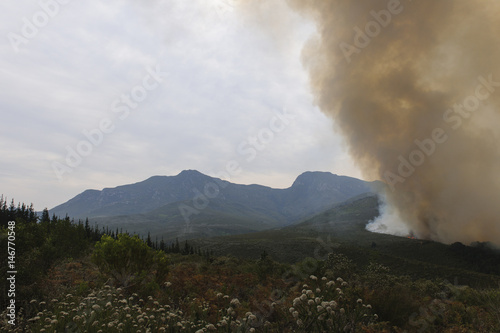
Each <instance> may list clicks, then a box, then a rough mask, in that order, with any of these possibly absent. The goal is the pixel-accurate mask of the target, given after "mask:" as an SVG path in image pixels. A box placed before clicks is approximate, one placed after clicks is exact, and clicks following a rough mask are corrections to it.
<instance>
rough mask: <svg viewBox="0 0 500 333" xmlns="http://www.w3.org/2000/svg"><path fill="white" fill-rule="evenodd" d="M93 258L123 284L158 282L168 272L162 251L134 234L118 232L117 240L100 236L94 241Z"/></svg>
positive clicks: (101, 267) (104, 271) (100, 268)
mask: <svg viewBox="0 0 500 333" xmlns="http://www.w3.org/2000/svg"><path fill="white" fill-rule="evenodd" d="M92 261H93V262H94V263H95V264H96V265H97V266H98V267H99V270H100V271H101V273H103V274H106V275H109V276H111V277H112V278H113V279H114V280H115V282H116V284H118V285H120V286H123V287H132V286H135V285H138V284H141V285H149V286H151V285H154V284H155V283H156V284H158V283H159V282H161V280H162V279H164V278H165V276H166V275H167V273H168V260H167V257H166V255H165V253H163V252H161V251H155V250H153V249H151V248H150V247H148V246H147V245H146V243H144V242H143V241H142V240H141V239H140V238H139V237H138V236H137V235H135V236H133V237H130V236H129V235H127V234H120V235H119V236H118V239H114V238H112V237H110V236H107V235H104V236H102V238H101V241H99V242H97V243H96V244H95V249H94V253H93V254H92ZM152 282H153V283H152Z"/></svg>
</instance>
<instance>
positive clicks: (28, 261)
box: [0, 196, 106, 308]
mask: <svg viewBox="0 0 500 333" xmlns="http://www.w3.org/2000/svg"><path fill="white" fill-rule="evenodd" d="M7 202H8V201H7V199H6V198H4V196H1V197H0V247H1V248H2V249H7V242H8V237H7V232H8V230H9V229H7V226H8V222H9V221H14V222H15V224H14V225H13V227H11V230H10V231H14V232H15V239H14V241H13V242H12V243H13V244H14V246H13V248H14V249H15V256H13V257H11V259H12V258H14V268H13V269H11V268H9V269H8V267H7V265H8V258H7V255H3V256H1V258H0V280H1V281H0V289H1V290H2V291H5V290H7V280H6V278H7V275H6V274H7V271H11V270H16V271H17V272H18V273H17V275H16V289H17V290H16V299H17V300H19V301H21V302H23V301H24V302H25V301H28V300H29V299H31V298H36V297H37V296H39V295H38V293H39V289H40V288H38V282H39V281H40V280H41V278H42V277H43V276H44V275H45V274H46V273H47V271H48V270H49V268H50V267H51V266H52V265H53V264H54V263H55V262H56V261H58V260H61V259H65V258H77V257H80V256H82V255H83V254H85V253H86V251H88V250H89V248H90V245H91V244H93V243H95V242H96V241H98V240H100V239H101V237H102V236H103V235H104V234H106V230H105V229H99V227H98V226H97V225H94V226H90V224H89V222H88V220H86V221H85V222H83V221H81V220H79V221H78V222H76V221H74V220H72V219H70V218H69V217H68V216H66V217H64V218H59V217H57V216H55V215H53V216H52V217H50V216H49V211H48V210H47V209H44V211H43V213H42V215H41V216H38V215H37V213H36V212H35V210H34V209H33V204H31V205H29V206H27V205H25V204H24V203H22V204H21V203H19V204H18V205H15V204H14V200H12V201H11V202H10V204H7ZM11 239H12V237H11ZM12 243H11V244H10V246H11V247H12ZM3 253H7V251H4V252H3ZM4 294H5V293H4ZM4 303H5V298H0V307H2V308H3V307H4V306H5V305H6V304H4Z"/></svg>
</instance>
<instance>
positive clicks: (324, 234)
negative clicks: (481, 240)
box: [193, 195, 500, 286]
mask: <svg viewBox="0 0 500 333" xmlns="http://www.w3.org/2000/svg"><path fill="white" fill-rule="evenodd" d="M378 214H379V213H378V199H377V197H376V196H374V195H367V196H362V197H360V198H355V199H352V200H348V201H346V202H344V203H341V204H338V205H337V206H336V207H334V208H332V209H329V210H327V211H325V212H323V213H320V214H318V215H316V216H314V217H312V218H310V219H307V220H305V221H303V222H301V223H299V224H296V225H292V226H288V227H283V228H276V229H273V230H265V231H261V232H256V233H253V234H247V235H234V236H227V237H215V238H210V239H198V240H195V241H193V244H196V245H197V246H201V247H202V248H203V249H208V250H213V251H214V252H215V253H216V254H218V255H228V254H231V255H235V256H238V257H243V258H250V259H257V258H258V256H259V254H260V253H262V252H263V251H266V252H267V253H268V254H269V255H270V256H271V257H272V258H273V259H275V260H277V261H280V262H288V263H294V262H298V261H300V260H304V259H306V258H315V259H326V257H327V256H328V254H329V253H337V254H342V255H345V256H347V257H348V258H350V259H351V260H353V262H354V263H355V264H356V265H358V266H360V267H366V266H367V265H368V264H369V262H370V261H374V260H376V261H378V262H380V263H382V264H384V265H386V266H387V267H389V268H390V269H391V270H392V271H393V272H396V273H398V274H404V275H409V276H412V277H414V278H432V277H440V278H443V279H447V280H448V281H455V282H457V283H460V284H469V285H479V286H482V285H494V284H496V283H498V281H500V261H499V257H498V255H497V252H496V251H494V250H488V249H486V250H485V252H481V251H482V249H483V250H484V249H485V246H484V245H481V244H479V245H478V246H477V247H476V250H473V249H474V248H471V247H465V246H463V245H461V244H459V243H457V244H453V245H446V244H442V243H438V242H433V241H430V240H419V239H412V238H407V237H398V236H392V235H387V234H378V233H372V232H369V231H367V230H366V229H365V226H366V224H367V223H368V222H369V221H370V220H371V219H373V218H375V217H376V216H378ZM464 248H467V251H466V252H468V253H467V255H465V254H464V252H463V251H461V249H464ZM486 248H487V246H486ZM474 251H476V252H474ZM489 256H491V258H494V259H490V257H489ZM490 260H492V261H490ZM486 273H494V274H495V276H491V275H487V274H486Z"/></svg>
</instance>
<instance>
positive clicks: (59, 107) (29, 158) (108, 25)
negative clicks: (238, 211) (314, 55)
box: [0, 0, 349, 210]
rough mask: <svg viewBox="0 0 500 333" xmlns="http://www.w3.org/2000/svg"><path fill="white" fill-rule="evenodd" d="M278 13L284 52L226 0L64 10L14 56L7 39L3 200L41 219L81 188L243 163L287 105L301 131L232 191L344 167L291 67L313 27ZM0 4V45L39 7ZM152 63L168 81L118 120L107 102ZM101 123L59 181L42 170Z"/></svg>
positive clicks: (0, 129)
mask: <svg viewBox="0 0 500 333" xmlns="http://www.w3.org/2000/svg"><path fill="white" fill-rule="evenodd" d="M227 4H229V5H227ZM221 6H222V7H221ZM275 6H276V9H278V10H279V11H280V16H282V17H283V20H285V22H286V24H288V26H291V27H293V29H292V31H291V33H290V36H289V37H288V38H287V40H286V41H284V42H279V41H278V40H276V39H275V38H273V36H269V35H268V34H266V33H265V31H256V30H253V29H251V28H250V25H249V24H251V23H252V22H251V20H252V18H251V17H244V16H242V12H241V11H239V9H238V7H237V6H236V4H235V3H234V2H231V1H230V2H206V1H192V2H191V1H190V2H186V1H181V0H176V1H150V2H139V1H132V0H130V1H116V0H115V1H109V2H105V3H92V4H90V3H86V2H77V1H71V2H69V3H68V4H67V5H64V6H61V7H60V10H59V12H58V13H57V15H55V16H54V17H52V18H51V19H50V21H49V22H48V24H47V25H46V26H44V27H43V28H40V29H39V31H38V33H37V35H36V36H35V37H34V38H32V39H29V42H28V43H27V44H25V45H24V44H23V45H20V47H19V52H15V51H14V49H13V48H12V45H11V44H10V43H9V40H8V39H7V38H4V39H3V43H1V44H0V50H1V51H2V54H4V56H2V58H1V59H0V73H1V75H0V108H1V109H2V110H3V111H2V123H1V124H0V151H1V152H2V160H1V162H2V168H3V169H2V173H0V183H1V184H2V192H3V193H4V194H5V195H7V196H9V197H10V198H12V197H14V198H15V199H16V200H17V201H25V202H33V203H34V204H35V208H36V209H39V210H41V209H42V208H43V207H45V206H47V207H49V208H51V207H53V206H55V205H57V204H60V203H61V202H64V201H66V200H68V199H69V198H71V197H72V196H74V195H76V194H78V193H79V192H81V191H83V190H85V189H87V188H97V189H100V188H103V187H112V186H117V185H121V184H124V183H132V182H137V181H141V180H143V179H145V178H148V177H150V176H152V175H155V174H165V175H174V174H176V173H178V172H180V171H181V170H183V169H199V170H200V171H202V172H205V173H209V172H215V171H217V170H220V169H222V168H224V166H225V164H226V163H227V162H228V161H230V160H233V159H242V156H241V155H240V154H239V153H238V151H237V148H238V145H239V144H240V143H241V142H242V141H244V140H246V139H247V137H248V136H250V135H255V133H258V131H259V130H261V129H262V128H265V127H266V126H268V125H269V120H270V118H271V117H273V115H274V114H275V113H276V112H278V111H279V110H281V109H282V108H284V107H286V108H288V109H289V110H291V112H294V113H296V114H297V116H298V117H299V118H300V119H301V120H300V123H297V124H294V125H293V126H291V127H290V128H287V129H286V130H285V131H283V132H282V133H279V135H277V136H276V138H275V139H274V140H273V142H272V143H271V144H269V145H268V147H267V148H266V150H265V151H262V153H260V152H259V155H258V156H257V157H256V158H255V160H254V161H252V163H246V164H245V165H244V172H243V173H242V174H241V175H239V176H238V177H236V178H235V179H233V181H237V182H238V181H239V182H245V183H247V182H248V183H250V182H251V183H265V184H268V185H272V186H281V187H283V186H286V185H285V184H291V182H292V181H293V179H294V178H295V177H296V176H297V175H298V174H299V173H301V172H303V171H306V170H330V171H334V172H335V171H336V169H337V167H338V168H342V165H345V164H342V163H341V164H338V159H337V158H336V157H337V156H339V157H340V156H342V158H345V153H344V152H342V151H341V149H340V148H339V145H340V141H339V139H337V138H336V137H335V136H333V135H332V134H331V132H330V126H331V124H330V123H329V122H328V121H327V120H326V118H325V116H323V115H322V114H321V113H320V112H319V111H318V110H317V109H316V108H315V107H314V106H313V105H312V104H313V103H312V96H311V95H310V94H309V90H308V77H307V73H306V72H305V71H304V69H303V68H302V65H301V63H300V53H301V49H302V47H301V45H302V43H303V42H304V41H305V40H306V39H307V38H308V36H309V35H310V33H311V31H312V30H311V29H312V28H311V25H310V23H308V22H306V21H304V20H303V19H301V18H300V17H299V16H297V15H296V14H294V13H292V12H291V11H289V10H288V9H286V6H283V5H278V4H277V5H275ZM1 7H2V8H1V11H0V20H2V22H3V23H2V28H1V31H0V34H1V35H2V36H7V34H8V33H10V32H14V33H18V34H19V33H21V29H22V25H23V18H25V17H26V18H27V19H29V20H30V19H31V18H32V17H33V15H34V14H36V13H37V12H39V11H40V10H41V9H40V6H39V5H38V4H36V3H35V4H33V3H30V4H24V3H23V4H22V5H21V4H16V5H13V4H10V3H6V4H2V5H1ZM285 10H286V11H285ZM155 66H159V67H160V68H161V71H162V72H165V73H167V74H166V76H165V79H164V81H163V82H162V83H161V84H160V85H159V87H158V88H156V89H154V90H152V91H150V92H148V96H147V98H146V99H144V101H142V102H140V103H138V104H139V105H138V106H137V108H135V109H133V110H131V112H130V115H129V116H128V117H127V118H126V119H124V120H120V119H119V118H118V116H119V114H117V113H115V112H113V107H112V105H113V102H114V101H116V100H117V99H118V100H119V99H120V98H121V96H122V95H123V94H130V93H131V90H132V89H133V88H134V87H136V86H137V85H140V84H141V82H142V80H143V79H144V77H145V75H147V73H148V72H147V71H148V68H154V67H155ZM104 118H109V119H111V120H112V122H113V125H114V126H115V129H114V131H113V132H112V133H109V134H105V135H104V137H103V141H102V144H100V145H98V146H95V147H93V150H92V153H91V154H90V155H89V156H85V157H84V158H83V161H82V163H81V164H80V165H79V166H78V167H76V168H73V169H72V172H71V173H66V174H64V178H63V181H62V182H59V180H58V178H57V177H56V175H55V174H54V172H53V170H52V167H51V164H52V163H53V162H58V163H61V164H64V163H65V158H66V154H67V147H71V148H72V149H76V147H77V145H78V143H79V142H81V141H82V140H87V139H86V137H85V135H84V134H83V131H84V130H87V131H91V130H93V129H96V128H99V124H100V122H101V120H102V119H104ZM326 151H330V152H332V153H331V156H326V157H325V152H326ZM347 170H349V169H348V168H347ZM269 175H280V176H276V177H275V176H272V177H271V176H269Z"/></svg>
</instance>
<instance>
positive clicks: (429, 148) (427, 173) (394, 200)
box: [288, 0, 500, 244]
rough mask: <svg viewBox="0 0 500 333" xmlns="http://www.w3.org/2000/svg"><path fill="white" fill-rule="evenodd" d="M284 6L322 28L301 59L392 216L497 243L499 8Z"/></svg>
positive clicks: (418, 0) (309, 2)
mask: <svg viewBox="0 0 500 333" xmlns="http://www.w3.org/2000/svg"><path fill="white" fill-rule="evenodd" d="M288 2H289V5H290V6H291V7H292V8H293V9H294V10H296V11H298V12H299V13H302V14H304V15H306V16H308V17H310V18H312V19H313V20H314V21H315V22H316V24H317V29H318V36H317V37H316V38H315V39H312V40H311V41H310V42H309V43H308V45H306V46H305V48H304V52H303V62H304V64H305V66H306V67H307V69H308V70H309V71H310V80H311V86H312V90H313V93H314V95H315V97H316V101H317V104H318V105H319V107H320V108H321V110H322V111H323V112H325V113H326V114H328V115H329V116H331V117H333V118H334V120H335V123H336V126H337V130H338V131H339V132H340V133H341V134H343V135H344V137H345V138H346V141H347V143H348V145H349V150H350V153H351V155H352V156H353V158H354V159H355V160H356V161H357V162H358V164H359V165H360V167H361V168H362V170H363V172H364V173H365V175H366V177H369V178H371V179H374V178H376V179H382V180H384V181H385V182H386V183H387V185H388V186H387V192H386V193H385V195H386V200H387V203H388V205H389V206H390V207H391V208H390V211H391V214H390V215H391V216H390V217H388V218H391V219H392V220H394V216H399V218H400V219H401V221H402V222H404V223H405V224H406V226H407V227H408V229H409V230H410V231H411V232H412V233H413V234H414V235H415V236H417V237H419V238H427V239H434V240H438V241H442V242H447V243H450V242H454V241H461V242H465V243H469V242H471V241H493V242H495V243H497V244H498V243H499V242H500V202H499V198H500V144H499V143H500V141H499V135H500V132H499V129H500V71H499V69H500V19H499V17H500V1H498V0H483V1H457V0H439V1H435V0H413V1H412V0H406V1H405V0H401V1H398V0H321V1H319V0H318V1H315V0H289V1H288ZM383 222H384V216H382V217H381V218H380V219H379V220H377V221H376V224H378V227H380V224H381V223H383ZM392 224H393V223H391V225H392ZM391 225H388V226H386V227H387V228H389V229H390V228H391ZM375 227H377V225H375V226H374V225H373V224H372V228H375Z"/></svg>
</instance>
